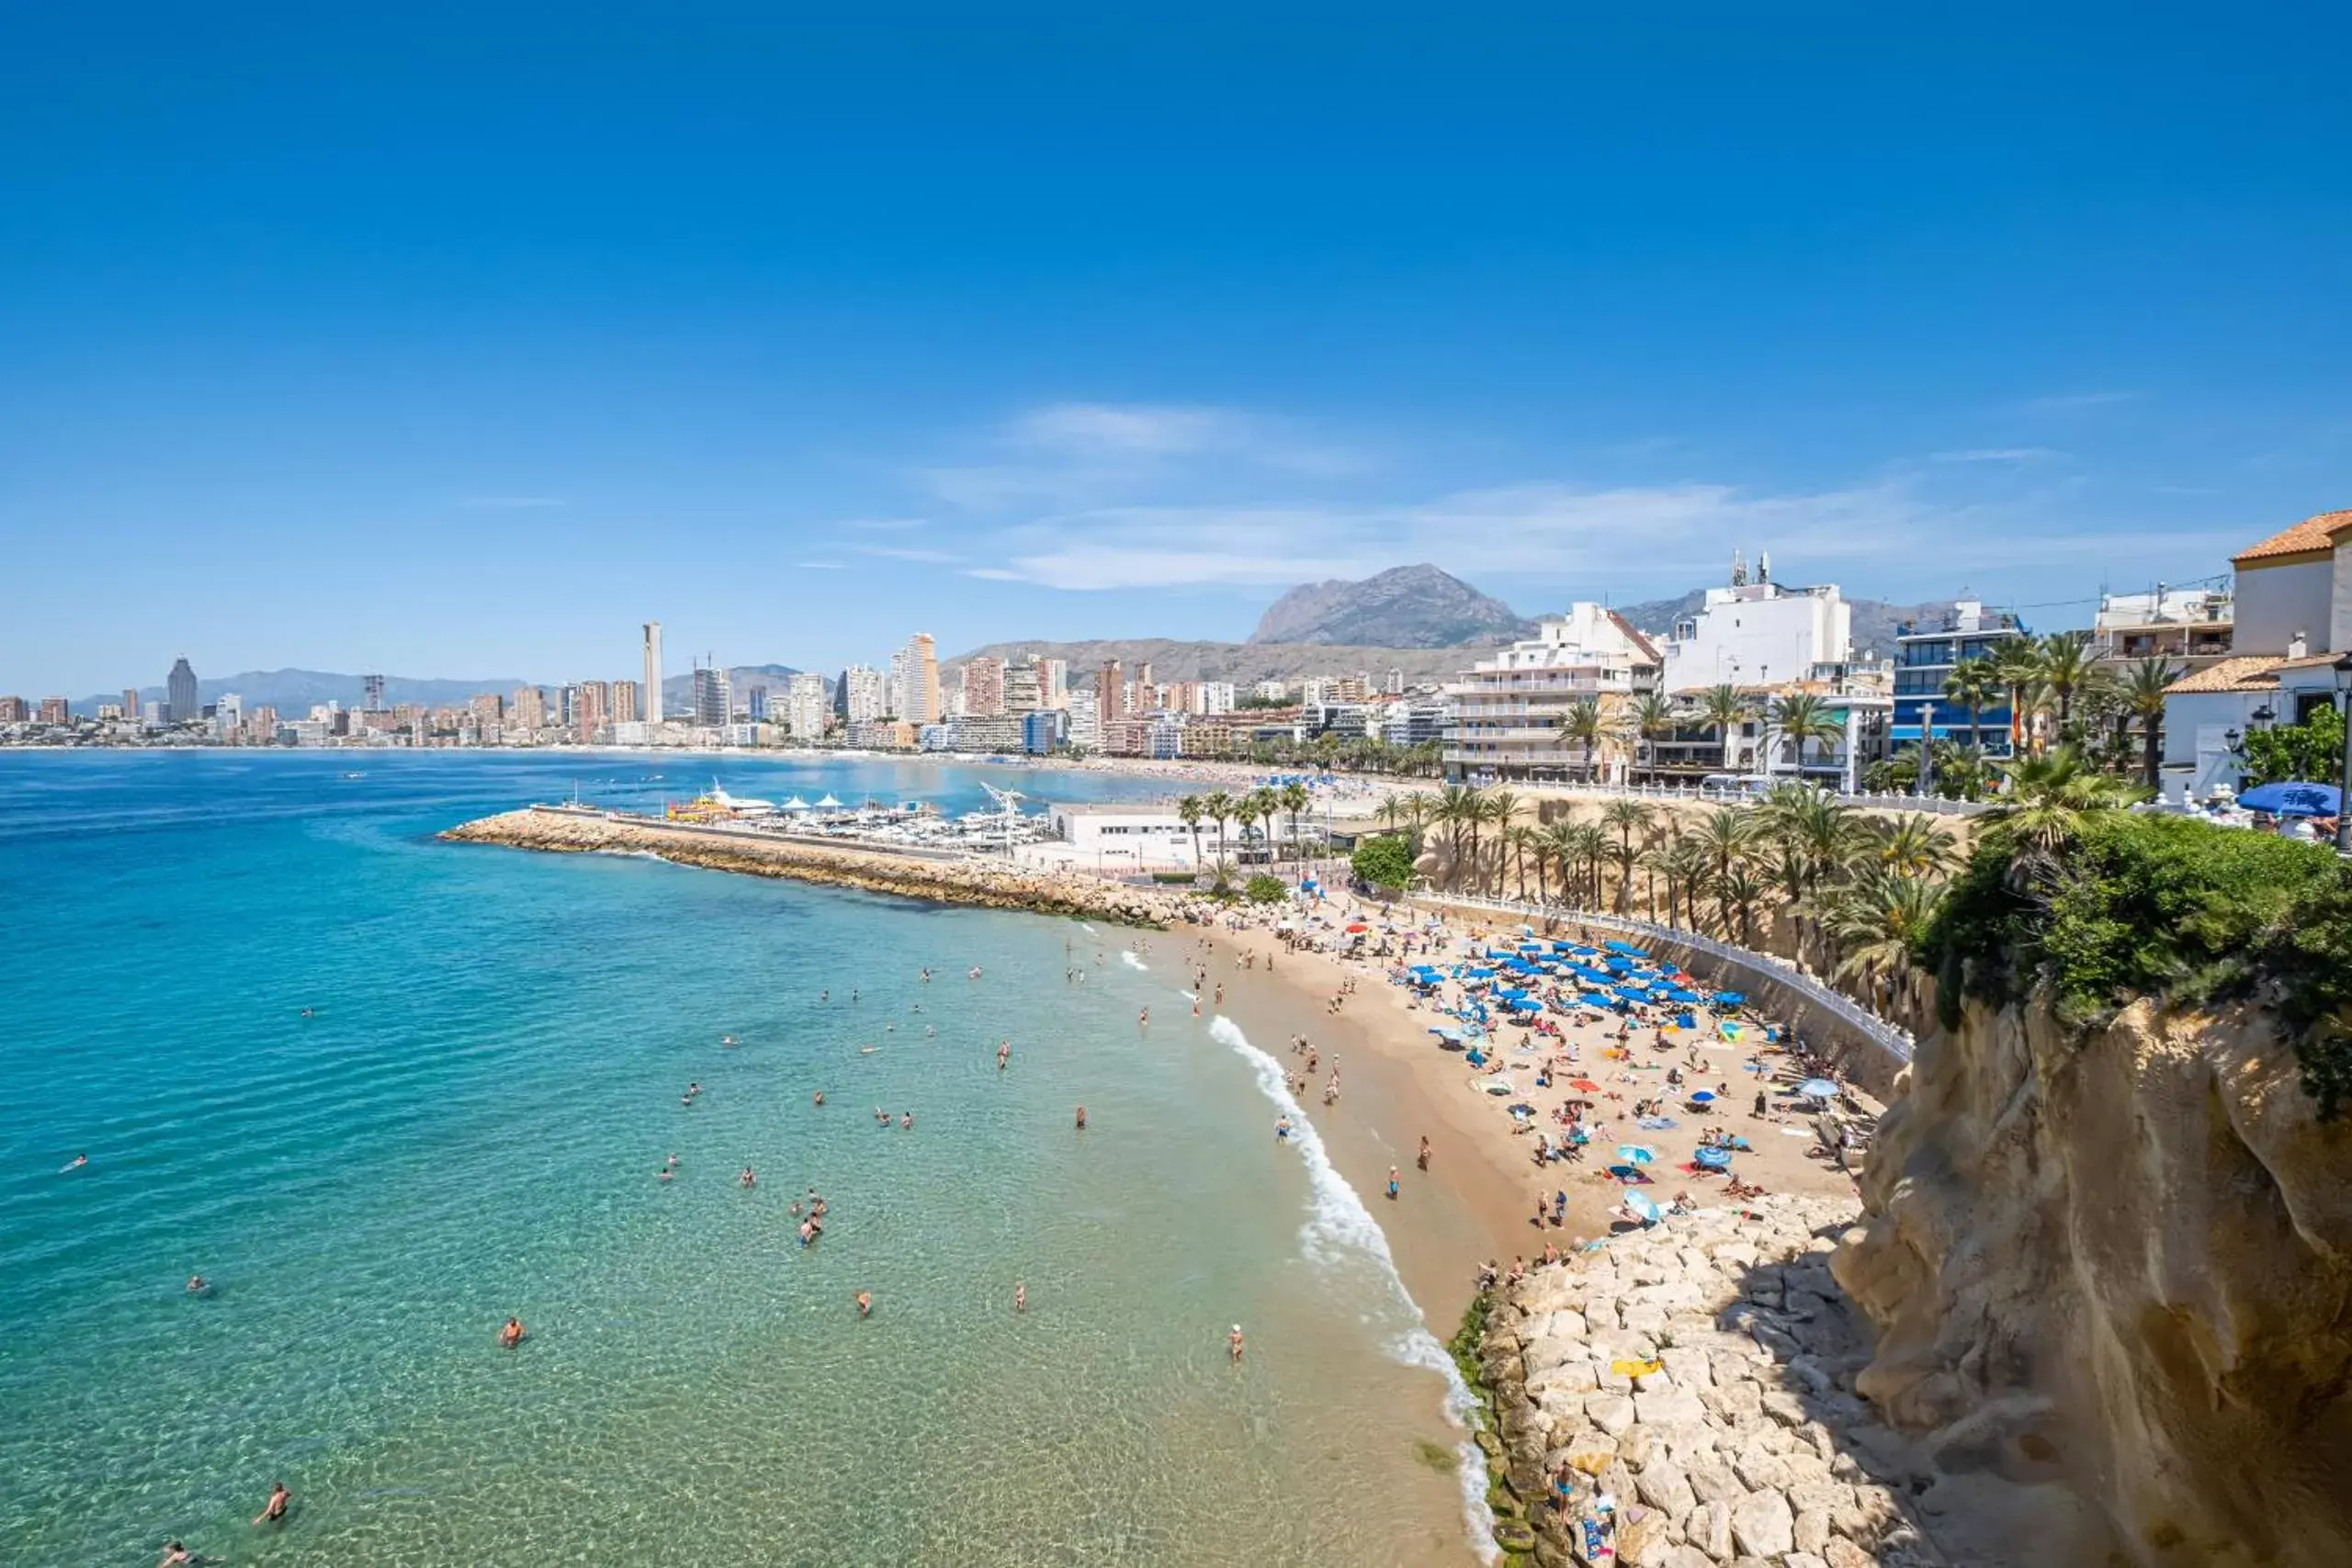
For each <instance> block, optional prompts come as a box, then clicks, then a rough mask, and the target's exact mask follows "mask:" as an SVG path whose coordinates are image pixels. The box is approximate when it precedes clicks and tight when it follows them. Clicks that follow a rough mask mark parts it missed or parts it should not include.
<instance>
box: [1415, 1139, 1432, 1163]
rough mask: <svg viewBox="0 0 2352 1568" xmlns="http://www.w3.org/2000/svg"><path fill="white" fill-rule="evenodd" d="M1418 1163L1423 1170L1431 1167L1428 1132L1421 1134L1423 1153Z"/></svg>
mask: <svg viewBox="0 0 2352 1568" xmlns="http://www.w3.org/2000/svg"><path fill="white" fill-rule="evenodd" d="M1418 1163H1419V1166H1420V1168H1422V1169H1423V1170H1427V1169H1428V1168H1430V1140H1429V1135H1428V1134H1422V1136H1421V1154H1420V1158H1419V1161H1418Z"/></svg>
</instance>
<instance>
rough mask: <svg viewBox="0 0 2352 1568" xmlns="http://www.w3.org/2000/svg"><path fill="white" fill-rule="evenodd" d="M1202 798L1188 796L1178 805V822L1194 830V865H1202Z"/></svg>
mask: <svg viewBox="0 0 2352 1568" xmlns="http://www.w3.org/2000/svg"><path fill="white" fill-rule="evenodd" d="M1201 804H1202V803H1201V797H1200V796H1199V795H1186V796H1185V797H1184V798H1183V799H1182V800H1180V801H1178V802H1177V803H1176V820H1178V821H1179V822H1182V824H1184V826H1185V827H1187V828H1189V829H1192V830H1193V864H1194V865H1198V864H1200V863H1201Z"/></svg>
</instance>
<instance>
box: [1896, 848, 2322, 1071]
mask: <svg viewBox="0 0 2352 1568" xmlns="http://www.w3.org/2000/svg"><path fill="white" fill-rule="evenodd" d="M1914 953H1915V955H1916V956H1917V959H1918V961H1919V962H1920V963H1921V964H1923V965H1924V966H1926V967H1927V968H1928V969H1929V970H1930V971H1932V972H1933V973H1934V974H1935V975H1936V976H1937V977H1938V998H1937V1000H1938V1006H1939V1010H1940V1011H1941V1013H1942V1015H1943V1021H1944V1022H1945V1024H1946V1026H1947V1027H1950V1026H1951V1025H1953V1024H1955V1023H1957V1022H1958V1021H1959V1013H1960V1004H1961V998H1962V993H1963V991H1964V992H1965V993H1966V994H1968V995H1973V996H1976V997H1979V998H1984V999H1985V1000H1987V1001H1990V1002H1993V1003H1996V1004H1998V1003H2001V1002H2005V1001H2009V1000H2014V999H2017V998H2021V997H2023V996H2024V995H2025V994H2026V993H2027V992H2029V991H2030V990H2031V989H2032V988H2033V987H2035V986H2036V985H2038V984H2040V983H2041V981H2042V980H2043V979H2045V978H2047V979H2048V980H2050V981H2051V982H2052V985H2053V987H2054V988H2055V990H2056V992H2057V997H2058V1001H2059V1005H2060V1008H2061V1010H2062V1011H2063V1012H2064V1014H2065V1015H2066V1016H2068V1017H2070V1018H2073V1019H2075V1020H2078V1021H2086V1020H2088V1019H2090V1018H2092V1017H2095V1016H2097V1015H2098V1014H2100V1013H2102V1012H2105V1011H2106V1010H2109V1009H2111V1008H2116V1007H2120V1006H2123V1005H2125V1004H2127V1003H2129V1002H2130V1001H2131V1000H2132V999H2133V998H2138V997H2143V996H2147V997H2162V998H2165V999H2166V1000H2168V1001H2172V1002H2179V1003H2191V1004H2193V1003H2198V1002H2205V1001H2222V1000H2229V999H2233V998H2243V997H2249V996H2255V995H2256V994H2262V995H2264V997H2265V998H2266V999H2267V1000H2269V1001H2270V1002H2271V1003H2272V1005H2273V1006H2275V1008H2276V1009H2277V1010H2278V1015H2279V1017H2280V1019H2281V1020H2282V1021H2284V1023H2285V1024H2286V1026H2287V1028H2288V1029H2289V1030H2290V1032H2291V1033H2292V1034H2293V1036H2294V1039H2295V1048H2296V1052H2297V1055H2298V1057H2299V1058H2300V1060H2301V1065H2302V1077H2303V1087H2304V1089H2305V1091H2306V1092H2308V1093H2309V1094H2310V1095H2311V1096H2312V1098H2313V1099H2314V1100H2317V1101H2318V1102H2319V1106H2320V1112H2321V1114H2322V1115H2324V1116H2333V1115H2335V1113H2336V1111H2338V1110H2339V1109H2340V1108H2341V1107H2342V1106H2344V1105H2345V1104H2346V1103H2347V1102H2352V873H2347V871H2346V868H2345V866H2344V864H2343V863H2341V862H2339V861H2338V860H2337V859H2336V857H2335V852H2333V851H2331V850H2329V849H2327V848H2326V847H2324V846H2322V845H2318V844H2308V843H2298V842H2295V841H2293V840H2286V839H2279V838H2275V837H2272V836H2271V835H2268V834H2265V833H2253V832H2247V831H2245V830H2243V829H2228V828H2216V827H2212V826H2211V825H2209V824H2206V823H2202V822H2196V821H2191V820H2188V819H2187V818H2178V817H2154V816H2137V815H2132V814H2130V813H2125V812H2120V811H2094V812H2089V813H2086V814H2085V815H2084V816H2083V817H2082V818H2080V820H2079V821H2078V822H2077V823H2075V825H2074V831H2073V838H2072V841H2071V842H2070V843H2069V844H2068V845H2067V846H2066V847H2065V848H2064V851H2063V852H2061V853H2059V854H2057V855H2055V856H2047V855H2043V854H2041V853H2039V852H2037V851H2036V850H2035V849H2034V848H2033V847H2032V846H2031V845H2029V844H2025V843H2023V842H2022V841H2021V840H2018V839H2017V838H2014V837H2012V836H2010V835H2007V834H2003V833H2000V832H1994V833H1990V834H1988V835H1987V836H1986V838H1985V841H1984V842H1983V843H1982V844H1981V845H1980V846H1979V847H1978V849H1977V852H1976V853H1975V855H1974V856H1973V859H1972V860H1971V862H1970V863H1969V865H1968V868H1967V869H1966V870H1965V871H1964V872H1963V873H1962V874H1961V875H1960V876H1959V877H1958V878H1957V879H1956V880H1955V881H1954V882H1953V884H1952V886H1951V891H1950V893H1949V894H1948V895H1947V897H1945V899H1944V901H1943V904H1942V906H1941V907H1940V908H1939V909H1938V910H1937V912H1936V915H1935V918H1934V919H1932V920H1931V921H1929V923H1928V928H1927V930H1926V931H1924V932H1922V933H1921V935H1920V938H1919V940H1918V942H1917V943H1916V944H1915V947H1914Z"/></svg>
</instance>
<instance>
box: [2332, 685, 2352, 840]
mask: <svg viewBox="0 0 2352 1568" xmlns="http://www.w3.org/2000/svg"><path fill="white" fill-rule="evenodd" d="M2333 668H2334V670H2335V690H2336V692H2337V694H2339V695H2340V696H2341V697H2342V699H2343V704H2344V771H2343V772H2342V773H2338V774H2337V775H2336V779H2335V852H2336V853H2337V854H2339V855H2352V812H2347V811H2346V810H2345V808H2344V807H2345V804H2346V802H2345V799H2344V796H2345V795H2346V793H2348V792H2352V653H2345V654H2342V655H2340V656H2339V657H2338V658H2337V659H2336V660H2335V665H2334V666H2333Z"/></svg>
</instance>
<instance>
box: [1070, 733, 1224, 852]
mask: <svg viewBox="0 0 2352 1568" xmlns="http://www.w3.org/2000/svg"><path fill="white" fill-rule="evenodd" d="M1073 695H1075V694H1073ZM1049 820H1050V821H1051V822H1052V824H1053V830H1054V836H1055V837H1056V838H1058V839H1060V840H1062V841H1063V842H1065V843H1067V844H1069V847H1070V849H1071V850H1072V851H1073V852H1075V853H1076V854H1077V857H1078V859H1079V861H1080V863H1082V864H1087V865H1092V866H1097V867H1099V868H1101V869H1103V870H1106V871H1120V870H1126V871H1139V870H1143V869H1145V868H1147V867H1154V868H1161V869H1174V870H1190V869H1192V868H1193V866H1195V865H1197V864H1199V863H1200V862H1199V861H1196V860H1195V859H1194V858H1193V829H1190V828H1189V827H1186V826H1185V824H1184V820H1183V818H1181V817H1179V816H1177V815H1176V808H1175V807H1173V806H1168V805H1159V806H1149V805H1146V806H1138V805H1132V804H1120V803H1104V804H1090V805H1079V806H1056V807H1054V808H1053V810H1052V812H1051V815H1050V818H1049ZM1228 831H1230V829H1229V826H1228ZM1215 853H1216V828H1215V827H1214V826H1204V828H1203V829H1202V836H1201V854H1202V856H1203V857H1204V858H1206V857H1208V856H1211V855H1214V854H1215Z"/></svg>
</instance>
